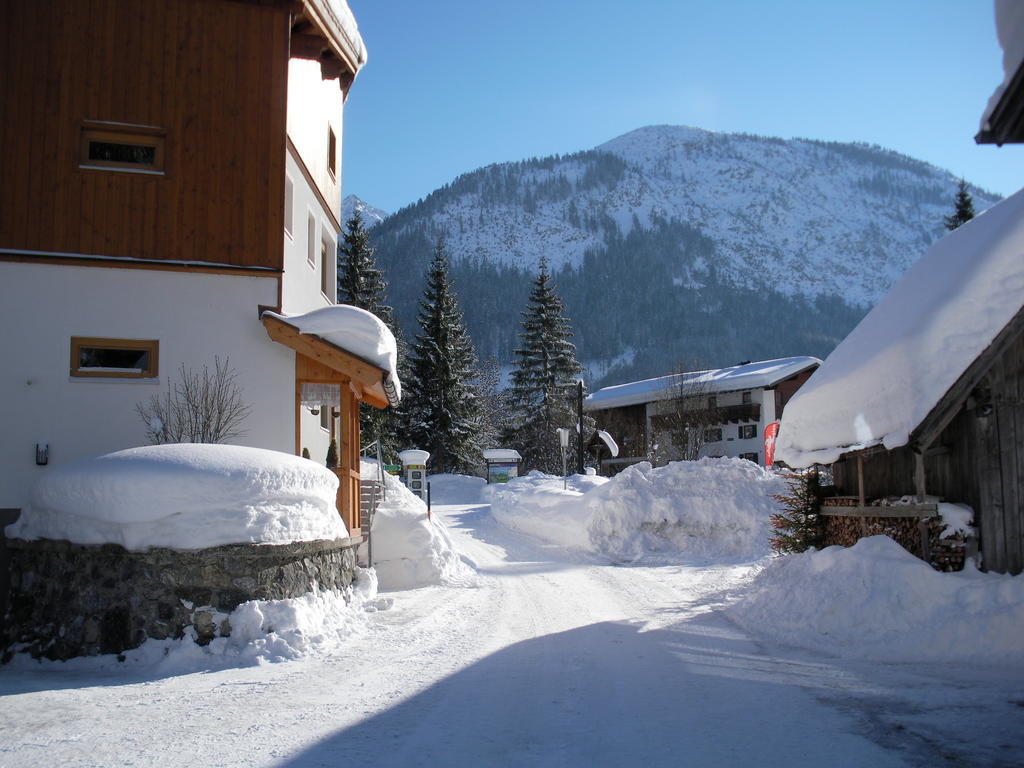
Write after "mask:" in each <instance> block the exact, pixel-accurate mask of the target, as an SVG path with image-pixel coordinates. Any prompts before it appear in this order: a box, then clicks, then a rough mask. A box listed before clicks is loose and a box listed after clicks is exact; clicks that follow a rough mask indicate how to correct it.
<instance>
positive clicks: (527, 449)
mask: <svg viewBox="0 0 1024 768" xmlns="http://www.w3.org/2000/svg"><path fill="white" fill-rule="evenodd" d="M522 318H523V320H522V330H521V332H520V334H519V340H520V343H521V347H520V348H519V349H517V350H515V355H516V360H515V368H514V370H513V371H512V387H511V392H510V395H509V398H510V402H511V408H512V414H513V426H512V428H511V429H510V430H509V431H508V433H507V439H508V440H509V442H510V443H511V444H512V445H513V447H515V448H516V450H518V451H519V452H520V453H521V454H522V456H523V460H524V461H525V463H526V467H528V468H529V469H541V470H543V471H545V472H551V473H561V471H562V459H561V449H560V447H559V442H558V436H557V433H556V430H557V429H559V428H570V429H572V430H573V434H574V435H575V427H576V421H577V416H578V414H577V403H576V397H577V395H576V393H577V386H576V381H577V378H578V376H579V374H580V371H582V367H581V366H580V364H579V362H577V360H576V347H575V346H574V345H573V344H572V342H570V341H569V339H570V338H571V337H572V331H571V330H570V328H569V322H568V320H566V318H565V307H564V305H563V304H562V300H561V298H559V296H558V294H557V293H556V292H555V284H554V283H553V282H552V280H551V275H550V274H548V265H547V260H546V259H544V258H542V259H541V261H540V270H539V272H538V274H537V277H536V278H535V279H534V281H533V289H532V290H531V291H530V297H529V299H528V301H527V306H526V311H525V312H523V313H522ZM587 431H588V429H587V425H584V434H586V433H587ZM570 443H572V445H570V455H569V460H570V464H569V466H575V461H576V445H575V443H576V441H575V440H571V441H570Z"/></svg>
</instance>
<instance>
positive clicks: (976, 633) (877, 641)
mask: <svg viewBox="0 0 1024 768" xmlns="http://www.w3.org/2000/svg"><path fill="white" fill-rule="evenodd" d="M728 611H729V613H730V615H731V616H732V617H733V618H734V619H735V620H736V621H737V623H739V624H741V625H742V626H743V627H745V628H746V629H747V630H749V631H750V632H752V633H755V634H759V635H763V636H766V637H770V638H772V639H773V640H777V641H781V642H784V643H788V644H791V645H798V646H803V647H807V648H813V649H816V650H820V651H824V652H827V653H831V654H837V655H842V656H849V657H857V658H865V659H874V660H880V661H908V662H909V661H974V662H979V663H1001V662H1016V663H1020V662H1024V635H1022V634H1021V632H1020V628H1021V627H1022V626H1024V579H1022V578H1021V577H1019V576H1004V575H997V574H986V573H981V572H979V571H977V570H975V569H973V568H972V567H971V566H970V565H968V570H965V571H963V572H960V573H939V572H938V571H936V570H934V569H933V568H932V567H931V566H929V565H928V564H927V563H925V562H923V561H922V560H919V559H917V558H916V557H914V556H913V555H911V554H910V553H909V552H907V551H906V550H905V549H903V548H902V547H901V546H900V545H899V544H897V543H896V542H894V541H893V540H892V539H890V538H888V537H886V536H872V537H870V538H866V539H861V540H860V541H859V542H857V544H855V545H854V546H852V547H850V548H848V549H844V548H842V547H828V548H826V549H824V550H821V551H820V552H808V553H804V554H800V555H789V556H787V557H781V558H778V559H776V560H774V561H773V562H771V563H770V564H769V566H768V567H767V568H765V570H764V571H762V572H761V573H760V574H759V575H758V577H757V578H756V579H755V580H754V582H753V584H752V585H751V587H750V590H749V592H748V593H747V594H746V595H745V596H744V597H743V598H741V600H740V601H739V602H737V603H735V604H734V605H732V606H730V608H729V609H728Z"/></svg>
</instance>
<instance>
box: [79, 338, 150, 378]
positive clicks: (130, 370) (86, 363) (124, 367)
mask: <svg viewBox="0 0 1024 768" xmlns="http://www.w3.org/2000/svg"><path fill="white" fill-rule="evenodd" d="M159 353H160V342H159V341H157V340H156V339H106V338H95V337H92V336H72V337H71V375H72V376H75V377H81V378H105V379H154V378H156V376H157V374H158V373H159V367H158V364H159V356H160V355H159Z"/></svg>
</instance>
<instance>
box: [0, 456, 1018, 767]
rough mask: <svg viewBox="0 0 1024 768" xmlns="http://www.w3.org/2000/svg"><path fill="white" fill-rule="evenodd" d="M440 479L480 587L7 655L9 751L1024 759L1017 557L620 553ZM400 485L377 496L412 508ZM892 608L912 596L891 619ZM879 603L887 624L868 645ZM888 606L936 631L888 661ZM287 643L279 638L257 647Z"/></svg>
mask: <svg viewBox="0 0 1024 768" xmlns="http://www.w3.org/2000/svg"><path fill="white" fill-rule="evenodd" d="M751 466H753V465H751ZM647 474H648V475H649V474H650V472H649V471H648V473H647ZM638 475H639V476H638V477H636V478H634V479H633V480H632V481H630V482H631V483H635V484H637V485H638V487H639V488H641V489H647V491H646V493H648V494H649V493H651V488H654V487H663V488H665V489H671V488H673V487H675V486H673V485H672V484H671V483H669V482H667V481H666V482H664V484H663V485H661V486H658V483H659V478H657V477H653V478H652V477H646V476H645V473H644V471H643V470H641V471H640V472H639V473H638ZM641 481H643V482H641ZM576 482H577V483H579V484H580V486H578V487H577V488H576V489H574V493H575V496H569V495H563V497H562V498H561V500H558V501H556V502H555V503H554V504H553V505H552V506H553V507H554V508H558V507H559V506H560V505H566V506H571V505H572V504H573V502H572V501H569V499H575V504H576V506H580V505H581V504H582V503H583V500H585V499H586V498H587V497H588V496H590V495H591V494H593V493H599V492H601V491H605V490H606V489H610V488H612V487H613V486H612V483H614V482H615V480H613V481H610V482H605V483H601V482H600V480H599V479H597V478H576ZM619 482H622V481H619ZM588 483H589V484H590V489H589V490H586V489H585V488H584V487H582V485H583V484H588ZM645 483H646V484H648V485H645ZM432 484H435V485H433V488H434V501H435V506H434V510H433V512H434V520H436V521H437V522H438V523H439V524H443V526H444V527H443V529H442V530H445V531H446V537H447V539H448V540H449V541H450V543H451V545H452V549H453V551H458V552H459V553H461V555H462V557H463V558H464V559H465V560H468V561H471V562H473V563H474V564H475V566H476V570H477V574H478V576H477V579H476V582H475V588H473V589H465V588H462V587H452V586H448V585H445V584H443V583H440V584H432V585H427V586H420V587H419V588H417V589H414V590H404V591H403V590H395V591H391V592H389V593H388V596H387V599H385V600H381V598H373V597H371V596H370V595H369V594H367V595H366V597H365V600H364V601H363V602H362V603H361V607H360V604H359V603H358V599H357V600H356V601H354V602H353V606H352V607H351V608H350V610H351V611H353V613H351V614H350V615H349V617H348V619H346V618H345V617H339V618H338V620H339V622H340V625H341V626H342V629H341V631H339V632H338V633H337V634H336V635H335V636H329V635H330V631H329V629H328V628H327V627H326V626H320V625H317V624H316V622H312V623H309V624H306V625H304V626H300V625H301V621H302V620H301V619H300V617H299V616H298V613H299V610H300V609H299V608H296V607H289V606H276V607H271V606H254V607H253V608H252V609H249V610H250V611H251V613H250V614H249V618H250V619H251V623H250V624H248V625H246V624H245V623H244V622H242V623H241V625H240V626H249V627H255V626H256V625H257V624H259V626H260V632H253V633H252V635H251V637H252V639H250V640H248V643H247V645H246V646H245V647H252V648H258V647H259V644H260V643H261V642H262V641H263V640H264V636H263V635H262V634H261V633H262V631H263V630H264V628H265V627H267V626H268V625H271V624H274V625H275V630H274V631H275V632H276V633H277V634H278V635H279V636H282V637H285V638H286V639H287V643H288V647H289V648H291V649H292V650H293V651H295V653H290V652H287V651H286V652H284V653H280V654H276V655H275V653H274V652H273V651H272V650H271V649H270V648H269V645H270V644H271V643H272V642H276V641H271V643H268V644H267V645H264V647H263V648H264V650H263V652H262V653H253V654H251V655H250V656H246V655H245V654H239V655H238V656H236V657H230V656H225V655H222V656H219V657H216V659H214V661H211V656H210V654H206V655H205V656H204V655H203V654H202V652H201V651H196V652H195V654H196V655H195V657H194V658H192V659H185V658H184V657H182V656H176V655H175V654H174V653H173V652H172V653H171V654H170V655H169V656H168V657H167V660H165V661H164V662H162V663H163V666H161V662H156V663H155V664H153V665H151V666H146V665H145V664H134V665H133V664H131V663H126V664H118V663H116V662H114V661H112V659H110V658H109V657H108V658H106V659H95V658H93V659H83V660H77V661H75V662H70V663H63V664H62V663H55V662H44V663H25V664H19V665H17V666H14V667H12V666H7V667H5V668H0V718H2V719H3V722H4V729H3V731H2V735H0V765H4V766H11V768H20V767H21V766H38V765H61V766H110V765H129V764H130V765H135V766H157V765H161V766H162V765H165V764H167V763H178V762H181V760H182V759H183V756H185V757H184V759H185V760H186V762H188V761H189V760H190V759H191V757H190V756H201V759H202V761H203V762H204V763H206V764H211V765H218V766H225V767H228V768H231V767H235V766H238V767H240V766H247V767H248V766H288V767H289V768H312V767H313V766H326V765H337V764H339V763H340V762H341V761H342V760H344V761H345V762H352V763H353V764H357V765H363V766H408V765H458V766H477V765H481V766H482V765H487V766H491V765H496V766H520V765H530V766H590V765H645V766H678V765H682V764H685V765H695V766H745V765H758V766H819V765H828V766H851V767H852V766H858V767H859V766H934V765H986V766H1016V765H1021V764H1024V727H1022V726H1024V698H1022V696H1021V694H1020V691H1021V690H1022V685H1024V671H1022V670H1024V664H1022V661H1021V659H1020V657H1019V656H1017V655H1015V653H1006V654H1002V655H999V654H994V655H993V654H991V653H990V651H992V650H993V649H995V648H997V646H996V645H995V644H994V643H995V642H996V641H995V640H993V639H992V638H990V637H989V635H991V634H994V635H996V636H997V637H998V638H1001V640H1000V641H999V642H1003V643H1006V642H1010V641H1008V640H1007V635H1008V634H1009V635H1012V634H1013V633H1007V632H1005V631H1004V628H1003V627H1002V626H1001V625H1000V624H999V623H998V621H994V619H993V617H997V616H998V615H999V614H1000V613H1001V612H1005V613H1006V614H1007V620H1009V619H1012V618H1013V617H1015V616H1017V615H1018V614H1017V611H1019V607H1018V606H1019V600H1018V598H1017V597H1016V596H1017V595H1018V594H1019V587H1018V581H1017V579H1018V578H1019V577H990V576H986V575H983V574H977V573H973V574H971V573H968V574H963V575H957V574H938V573H933V572H931V571H929V570H927V566H924V565H923V564H920V563H917V562H916V561H911V560H908V559H907V556H906V555H903V554H901V553H899V552H895V551H893V550H892V547H891V545H888V544H885V543H884V542H878V541H875V540H869V541H868V542H866V545H865V544H862V545H858V546H857V547H854V548H851V549H849V550H825V551H823V552H819V553H812V554H809V555H799V556H791V557H788V558H785V559H781V560H778V561H774V562H773V564H772V565H770V566H769V567H768V568H767V569H765V570H764V571H763V572H762V573H761V575H760V576H757V573H758V571H760V570H761V568H762V566H763V565H764V562H765V560H764V559H761V560H756V561H751V562H737V555H736V554H735V553H736V551H738V549H737V548H736V547H733V548H731V549H730V551H731V552H732V553H733V554H731V555H729V556H727V557H725V558H724V559H725V560H726V561H727V562H708V561H707V557H706V552H705V556H704V557H703V558H701V560H702V561H701V562H700V563H699V564H693V563H688V562H677V563H673V564H667V565H658V566H656V567H653V566H651V565H649V564H641V565H633V566H631V567H621V566H616V565H612V564H609V562H608V559H607V557H605V556H603V555H601V554H597V553H595V552H593V551H588V550H584V549H580V548H575V549H573V548H568V547H565V546H561V545H557V544H553V543H547V542H544V541H543V540H541V539H539V538H537V537H536V536H535V535H533V534H535V533H536V532H535V531H531V532H530V533H531V535H529V536H527V535H523V534H521V533H519V532H517V531H515V530H511V529H510V528H509V527H508V526H506V525H504V524H502V523H499V522H498V521H497V519H496V516H495V515H492V514H491V508H490V506H489V505H488V504H487V503H486V501H478V500H477V499H478V498H480V495H483V496H493V497H494V498H496V499H497V498H498V497H499V496H500V495H501V492H502V491H507V490H508V488H503V489H493V488H491V489H488V490H487V492H486V493H484V494H480V483H479V481H476V480H468V479H460V478H451V477H438V478H436V479H435V478H432ZM545 484H546V485H547V486H549V487H548V490H547V491H546V493H547V492H548V491H551V490H552V489H551V488H550V485H551V484H550V483H549V482H548V481H547V479H545V478H543V477H538V476H530V477H529V478H527V479H526V482H524V483H523V486H524V487H526V488H530V487H531V485H532V486H538V487H540V488H544V486H545ZM648 486H650V487H648ZM392 487H393V486H392V485H391V484H389V488H388V491H389V499H390V498H392V497H394V498H395V502H394V503H396V505H398V506H406V508H408V505H406V502H407V501H408V499H406V497H404V496H401V495H400V494H398V493H397V492H396V493H392ZM510 487H514V486H510ZM555 490H557V489H555ZM584 490H586V492H583V491H584ZM627 490H628V489H627V488H626V487H625V486H624V492H623V498H622V499H621V503H622V505H623V507H625V506H626V501H625V497H626V496H628V494H627V493H626V491H627ZM723 491H724V492H727V491H728V489H724V488H723ZM632 492H633V493H634V494H635V495H634V497H633V498H635V499H640V500H645V503H646V501H651V500H652V499H653V496H650V495H647V496H645V495H644V493H642V492H640V491H636V490H635V489H634V490H633V491H632ZM673 492H674V491H673ZM478 494H479V495H478ZM553 495H554V496H558V494H553ZM523 497H524V500H525V499H527V498H529V494H526V493H524V494H523ZM399 501H402V503H401V504H399ZM446 502H447V503H446ZM652 508H653V507H652ZM667 508H670V509H671V508H672V507H671V505H669V506H668V507H667ZM723 509H725V510H728V509H729V507H728V505H723ZM507 513H511V510H507ZM420 514H423V511H422V510H421V511H420ZM408 519H409V520H414V521H415V524H416V525H421V524H422V519H421V518H418V517H415V516H413V515H409V516H408ZM534 519H536V520H538V521H540V520H542V519H543V518H542V516H541V515H539V514H537V515H535V517H534ZM628 519H638V520H645V519H653V518H644V517H641V516H640V515H639V513H638V515H637V517H636V518H628ZM526 528H528V527H527V526H524V529H526ZM428 539H429V537H428ZM429 540H433V539H429ZM739 540H740V541H742V537H740V539H739ZM918 566H920V567H918ZM755 576H756V578H755ZM901 581H908V582H909V584H908V585H907V587H906V595H905V598H903V599H902V600H899V599H897V597H896V594H897V590H896V589H895V586H894V585H895V583H897V582H901ZM744 595H749V597H748V598H747V599H746V600H743V601H740V598H742V597H743V596H744ZM922 603H927V606H930V607H926V606H924V605H921V604H922ZM730 605H735V607H734V608H729V606H730ZM744 606H745V607H744ZM275 610H277V611H278V612H277V613H275ZM744 610H745V611H746V612H747V613H746V614H745V615H743V616H742V618H741V614H742V613H743V611H744ZM801 611H804V613H803V614H802V613H801ZM814 611H819V612H821V613H822V614H823V616H824V617H825V618H823V619H822V621H823V622H825V624H824V625H822V624H820V623H819V624H818V625H817V629H819V630H820V629H821V627H822V626H825V628H826V629H827V631H829V632H830V635H829V637H830V638H831V640H832V641H833V642H832V644H831V645H828V647H827V648H826V645H827V641H826V640H824V639H823V638H820V637H818V638H811V639H813V640H814V642H813V643H811V642H810V640H809V639H808V638H807V637H805V636H804V635H801V634H800V633H801V632H805V634H807V635H809V634H811V633H812V632H813V630H814V626H812V627H809V628H807V629H802V628H800V627H799V626H797V625H798V624H799V622H800V620H801V616H807V615H813V612H814ZM958 611H963V612H965V617H964V620H963V621H964V623H965V624H970V625H973V626H974V627H975V628H976V630H977V631H976V633H975V636H974V637H973V638H972V648H973V649H974V650H975V651H976V654H975V656H974V657H973V658H972V659H971V661H970V663H965V662H964V661H963V658H964V657H963V656H958V657H956V658H958V659H959V661H958V662H957V663H952V664H951V663H948V662H946V661H945V659H948V658H952V657H951V656H948V655H947V651H949V650H950V649H954V650H957V651H958V652H959V651H962V646H961V645H960V644H959V643H957V642H949V641H948V640H947V639H946V638H945V637H944V636H942V635H939V639H938V640H936V641H935V642H934V643H932V641H931V635H930V634H927V633H925V632H924V631H923V628H922V627H918V626H917V625H916V624H915V623H914V622H915V621H919V622H922V623H924V624H925V625H927V626H928V627H929V628H931V629H932V630H933V631H934V630H935V629H936V628H937V627H938V617H939V616H940V615H941V614H942V613H945V618H946V619H947V620H948V621H954V620H955V619H956V614H957V612H958ZM905 612H909V615H910V617H911V619H912V620H913V621H908V622H906V623H905V624H902V625H901V623H900V618H899V617H900V615H901V614H903V613H905ZM328 613H329V611H326V610H325V611H321V612H320V614H321V615H325V616H326V615H327V614H328ZM258 616H259V617H258ZM346 620H350V623H349V626H348V631H345V628H344V622H345V621H346ZM737 621H741V622H743V625H742V626H741V624H739V623H737ZM871 623H878V624H879V625H880V629H881V631H882V632H884V633H887V634H885V638H886V642H885V643H882V642H878V643H874V644H872V645H870V647H868V648H865V649H859V648H858V643H859V642H860V641H861V640H865V639H866V640H871V638H872V637H873V635H872V632H871V631H870V630H869V627H868V626H866V625H868V624H871ZM743 626H750V627H751V628H752V631H751V632H750V633H748V631H747V630H746V629H744V628H743ZM1015 626H1016V627H1017V628H1019V626H1020V620H1019V619H1017V620H1016V621H1015ZM289 627H290V628H293V629H295V630H301V633H299V632H295V633H293V634H290V635H289V634H287V632H288V631H289V629H288V628H289ZM787 627H788V628H789V630H790V631H791V633H793V634H790V635H786V634H785V632H784V630H786V629H787ZM894 630H895V631H905V632H909V633H910V634H909V635H908V637H913V638H914V640H915V641H916V642H917V643H918V644H919V645H920V646H921V647H922V648H923V649H925V650H926V651H927V652H922V654H920V655H919V656H917V657H914V658H913V661H912V662H899V663H897V662H895V661H893V660H892V659H891V658H890V656H889V653H888V648H889V647H890V646H891V647H894V648H896V649H897V650H898V649H899V648H910V647H911V643H910V642H909V641H907V640H901V639H899V638H898V637H896V635H894V633H893V631H894ZM819 634H820V633H819ZM1016 634H1017V635H1019V632H1017V633H1016ZM777 635H778V637H777ZM317 638H319V639H318V640H317ZM843 638H845V639H843ZM955 639H956V638H954V640H955ZM241 640H242V637H240V638H239V641H241ZM303 640H308V641H309V644H308V645H307V647H306V649H305V650H301V646H302V641H303ZM794 643H805V644H808V645H812V647H811V648H810V649H801V648H797V647H795V646H794ZM901 643H902V644H903V645H901ZM818 649H826V650H827V653H823V652H822V651H821V650H818ZM851 649H852V650H851ZM896 655H898V654H896ZM279 658H290V659H291V660H289V661H287V662H286V663H277V664H263V663H260V662H263V661H269V660H276V659H279ZM254 661H255V662H256V664H254V663H253V662H254ZM993 662H995V663H993Z"/></svg>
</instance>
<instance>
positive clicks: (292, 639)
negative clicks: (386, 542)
mask: <svg viewBox="0 0 1024 768" xmlns="http://www.w3.org/2000/svg"><path fill="white" fill-rule="evenodd" d="M346 597H347V598H348V599H347V600H346ZM390 606H391V601H390V600H388V599H385V598H379V597H377V577H376V575H375V574H374V572H373V571H372V570H369V571H368V570H363V569H360V568H357V569H356V581H355V582H354V583H353V584H352V587H351V589H350V590H348V591H347V593H342V592H338V591H334V590H326V591H319V590H314V591H312V592H309V593H307V594H305V595H302V596H301V597H295V598H290V599H287V600H252V601H249V602H247V603H242V604H241V605H239V606H238V607H237V608H235V610H234V611H232V612H231V613H228V614H221V613H215V614H214V621H215V623H217V624H218V625H219V624H220V623H221V622H222V621H223V620H224V619H225V618H226V619H227V620H228V622H229V623H230V625H231V635H230V636H228V637H216V638H214V639H213V640H212V641H211V642H210V643H209V644H208V645H205V646H200V645H196V643H195V642H194V638H195V633H194V631H193V632H188V631H186V634H185V636H184V637H182V638H179V639H177V640H155V639H149V640H147V641H146V642H145V643H143V644H142V645H140V646H139V647H138V648H133V649H131V650H128V651H125V652H124V653H123V654H121V655H120V658H121V660H118V656H116V655H114V654H107V655H102V656H80V657H77V658H74V659H69V660H67V661H46V660H37V659H32V658H31V657H29V656H28V654H20V653H19V654H15V655H14V657H13V658H12V659H11V661H10V663H9V666H10V667H12V668H15V669H18V668H26V669H38V668H39V667H40V666H46V665H51V664H52V665H60V668H61V670H62V671H63V670H69V671H70V670H78V671H83V670H94V669H109V670H111V671H115V672H117V673H119V674H120V673H123V671H124V669H125V668H131V669H140V668H143V669H144V668H151V669H154V670H155V671H156V672H158V673H159V674H160V675H161V676H171V675H182V674H188V673H191V672H195V671H197V670H202V669H210V668H219V667H237V666H250V665H259V664H265V663H268V662H279V661H288V660H291V659H298V658H302V657H307V656H326V655H332V654H335V653H339V652H342V653H343V652H345V650H346V643H347V641H349V640H350V639H351V638H353V637H357V636H359V635H361V634H363V633H364V632H365V631H366V628H367V615H368V614H369V613H373V612H376V611H379V610H386V609H388V608H390ZM196 610H197V611H199V610H212V609H208V607H200V606H197V607H196Z"/></svg>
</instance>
